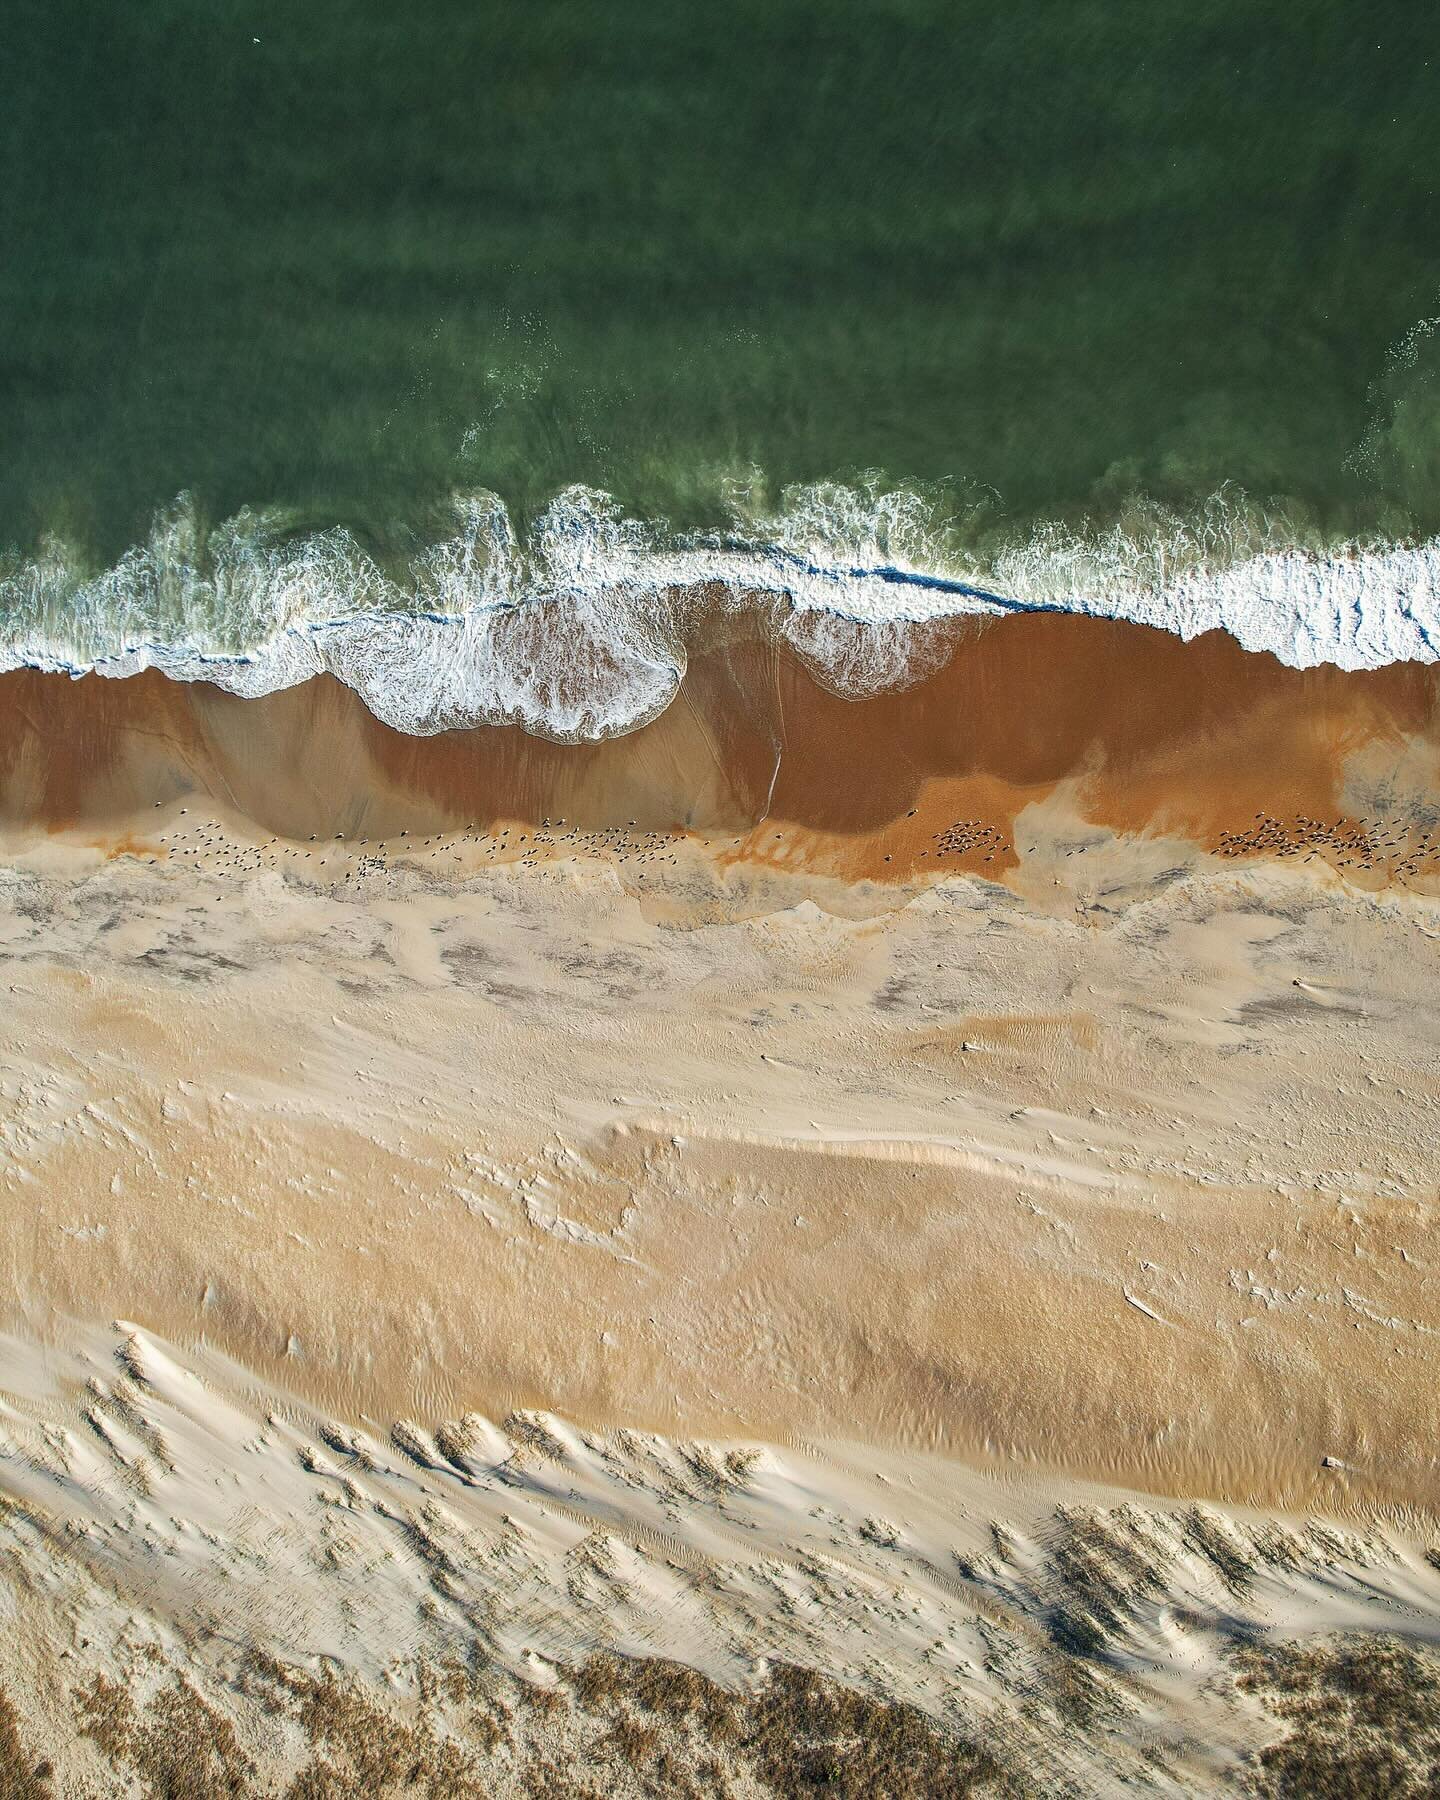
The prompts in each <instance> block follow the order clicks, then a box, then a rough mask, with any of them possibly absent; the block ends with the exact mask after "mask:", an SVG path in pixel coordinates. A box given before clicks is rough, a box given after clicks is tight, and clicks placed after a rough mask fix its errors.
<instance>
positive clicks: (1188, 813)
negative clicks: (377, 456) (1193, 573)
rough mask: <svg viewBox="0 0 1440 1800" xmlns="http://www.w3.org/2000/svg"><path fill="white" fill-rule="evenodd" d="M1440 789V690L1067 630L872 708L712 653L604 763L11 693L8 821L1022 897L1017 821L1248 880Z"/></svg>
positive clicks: (496, 739) (96, 831) (234, 712)
mask: <svg viewBox="0 0 1440 1800" xmlns="http://www.w3.org/2000/svg"><path fill="white" fill-rule="evenodd" d="M1437 771H1440V670H1437V669H1434V668H1430V667H1426V666H1421V665H1414V664H1406V665H1393V666H1390V667H1387V668H1384V669H1380V670H1374V671H1364V672H1351V673H1345V672H1342V671H1339V670H1336V669H1333V668H1328V667H1322V668H1318V669H1312V670H1307V671H1299V670H1293V669H1289V668H1288V667H1286V666H1284V665H1281V664H1279V663H1277V662H1275V661H1274V660H1273V659H1272V658H1270V657H1269V656H1265V655H1254V654H1252V653H1250V652H1247V651H1244V650H1242V649H1241V648H1240V647H1239V646H1238V645H1237V644H1235V642H1234V641H1233V640H1232V639H1229V638H1228V637H1226V636H1224V635H1223V634H1219V633H1214V634H1210V635H1208V636H1206V637H1203V638H1200V639H1197V640H1195V641H1193V642H1192V643H1189V644H1186V643H1182V642H1181V641H1180V640H1178V639H1175V638H1170V637H1167V636H1166V635H1165V634H1163V633H1160V632H1156V631H1154V630H1152V629H1150V628H1148V627H1144V626H1131V625H1122V624H1116V623H1114V622H1110V621H1096V620H1093V619H1085V618H1078V617H1075V616H1061V615H1047V616H1045V617H1043V618H1037V617H1033V616H1027V617H1023V618H1011V619H1004V620H998V621H994V622H990V623H986V624H984V625H982V626H978V627H977V626H971V627H969V628H968V629H967V631H966V633H965V634H963V635H962V636H961V638H960V640H959V641H958V643H956V644H955V645H954V647H953V650H952V653H951V654H950V656H949V658H948V661H946V662H945V664H944V666H943V667H942V668H940V669H939V671H938V672H937V673H935V674H932V675H931V676H930V677H929V679H927V680H925V681H923V682H921V683H919V684H918V685H917V686H915V687H913V688H911V689H909V690H908V691H906V692H903V693H889V694H881V695H877V696H875V697H872V698H869V699H864V700H849V699H843V698H840V697H839V696H837V695H835V694H832V693H830V692H829V691H828V690H827V689H826V688H825V687H824V686H822V685H821V684H820V683H818V682H817V681H816V680H814V678H813V677H812V676H811V675H810V674H809V673H808V672H807V670H806V669H805V667H804V665H803V664H802V663H801V662H800V661H799V660H798V659H797V658H796V657H795V656H794V654H793V653H791V652H789V651H786V650H783V649H781V650H777V649H775V648H774V647H772V646H768V645H764V644H759V643H755V642H753V641H752V642H748V643H739V644H734V645H731V646H729V647H728V648H725V649H722V650H717V651H714V652H712V653H710V654H708V655H706V656H702V657H697V658H696V659H695V661H694V662H693V663H692V665H691V667H690V669H689V671H688V673H687V675H686V678H685V681H684V683H683V684H682V687H681V690H680V693H679V695H678V696H677V698H676V700H675V701H674V702H673V703H672V704H671V706H670V707H668V708H667V709H666V711H665V712H663V713H662V714H661V715H660V716H659V717H657V718H656V719H654V720H653V721H652V722H651V723H650V724H649V725H646V726H643V727H641V728H640V729H639V730H637V731H635V732H633V733H630V734H628V735H626V736H624V737H620V738H615V739H609V740H605V741H602V742H596V743H576V744H557V743H554V742H552V741H550V740H547V739H543V738H537V737H533V736H529V735H527V734H526V733H524V732H523V731H521V730H520V729H519V728H518V727H514V726H509V727H477V728H474V729H472V730H467V731H457V732H449V733H443V734H439V735H436V736H434V737H412V736H408V735H406V734H405V733H402V732H398V731H396V730H394V729H393V728H391V727H388V726H385V725H384V724H382V723H381V722H380V721H378V720H376V719H375V718H374V717H373V716H372V715H371V714H370V713H369V712H368V711H367V710H366V708H365V706H364V704H363V702H361V701H360V700H359V699H358V698H357V697H356V696H355V695H354V694H353V693H352V692H351V691H350V690H348V689H346V688H344V687H343V686H342V685H341V684H340V683H338V682H337V681H336V680H335V679H334V678H333V677H329V676H317V677H314V678H313V679H311V680H310V681H308V682H306V683H304V684H303V685H302V686H300V687H297V688H293V689H288V690H284V691H283V692H279V693H276V694H273V695H269V696H266V697H264V698H260V699H241V698H237V697H235V696H231V695H228V694H225V693H223V692H222V691H220V690H218V689H215V688H213V687H210V686H207V685H205V684H191V683H177V682H173V681H170V680H169V679H167V678H166V677H163V676H161V675H159V674H156V673H154V672H150V673H147V674H144V675H140V676H135V677H130V678H127V679H125V680H123V681H110V680H108V679H106V678H103V677H98V676H87V677H82V678H80V679H79V680H72V679H70V678H68V677H63V676H58V675H42V674H38V673H34V672H29V671H26V672H20V671H16V672H12V673H11V674H8V675H4V676H0V822H3V824H4V826H5V827H6V829H7V830H8V831H9V832H10V833H12V834H13V833H14V832H16V831H17V830H18V831H24V830H26V829H33V830H38V831H41V832H47V833H48V832H56V831H66V832H79V833H82V834H84V833H90V834H92V835H95V836H96V837H97V841H100V840H101V839H103V837H104V834H106V833H112V834H114V835H116V836H120V835H124V834H126V833H130V834H136V835H138V839H139V841H148V840H149V839H150V838H151V837H152V836H153V835H154V834H153V833H152V832H151V831H150V830H149V827H150V826H151V825H153V824H154V821H153V820H147V819H146V818H145V814H146V813H147V812H152V813H153V812H155V811H157V810H158V811H159V812H161V813H162V814H164V813H165V812H166V809H168V808H170V807H178V806H179V805H182V804H185V803H186V802H187V801H188V800H189V799H190V798H192V797H193V798H194V799H195V800H196V801H197V802H203V801H205V800H209V801H212V802H214V803H215V804H216V805H219V806H222V807H224V808H226V809H227V811H229V812H230V813H231V814H232V816H235V817H236V818H238V819H242V820H245V821H247V822H248V824H249V825H250V826H251V827H253V828H254V829H256V830H258V831H261V832H263V833H265V834H276V835H278V836H280V837H286V838H290V839H295V840H306V839H308V838H309V836H310V834H311V833H312V832H313V833H315V834H316V837H317V840H318V839H319V838H321V837H324V838H325V839H327V840H331V841H333V840H334V839H335V837H336V834H337V833H338V834H343V839H344V841H345V842H346V843H349V844H351V845H352V846H353V845H358V842H359V840H360V839H362V838H363V839H366V840H368V844H367V848H368V847H369V846H370V845H375V844H378V843H379V842H381V841H384V842H386V843H387V844H390V843H392V841H393V840H395V839H397V838H398V834H399V833H400V832H402V831H404V832H406V833H407V834H408V836H409V837H410V838H414V837H416V836H417V835H418V836H422V837H423V836H429V835H433V834H437V833H443V834H457V833H472V834H473V833H476V832H481V833H493V832H495V831H498V830H500V829H504V828H505V827H507V826H508V827H510V829H511V836H512V837H513V838H516V839H518V837H519V835H520V833H521V830H524V832H525V836H526V838H527V840H530V839H532V838H533V830H534V828H535V827H536V826H541V822H542V821H543V820H547V819H548V820H550V821H552V825H551V826H542V830H543V831H545V832H546V833H548V835H549V836H550V837H551V838H552V839H553V840H554V843H553V844H552V845H551V846H547V847H548V848H554V849H556V850H557V851H559V850H573V849H576V848H580V847H588V846H593V845H596V844H598V838H597V834H599V833H603V832H605V831H612V830H615V829H617V828H618V829H622V830H631V829H634V830H638V831H641V832H651V833H654V832H663V833H668V834H672V835H683V836H685V837H686V838H687V839H688V840H699V841H702V842H703V841H704V840H708V848H709V849H710V850H711V851H713V852H714V853H716V854H721V853H726V854H728V853H737V852H738V855H736V856H735V857H734V860H739V861H744V862H746V863H748V864H755V865H758V866H768V867H787V868H797V867H798V868H803V869H806V870H809V871H811V872H815V873H820V874H824V875H826V876H831V877H834V878H836V879H839V880H842V881H846V880H848V881H855V880H860V879H864V880H868V881H873V882H878V883H887V884H894V883H900V882H913V881H916V880H924V879H925V878H927V877H928V876H929V875H930V874H931V870H930V869H928V868H927V867H926V866H925V865H926V864H935V863H936V862H939V863H940V864H941V865H942V866H943V867H944V868H945V869H946V870H947V871H953V870H954V869H956V868H960V869H964V870H965V871H966V872H970V873H977V874H978V873H989V874H996V873H1000V874H1005V875H1010V874H1012V873H1013V871H1014V869H1015V867H1016V864H1017V861H1018V859H1019V856H1020V855H1021V854H1023V853H1021V852H1018V851H1017V849H1016V843H1015V832H1016V820H1017V818H1018V817H1019V815H1020V814H1021V813H1022V812H1023V811H1024V810H1025V809H1026V808H1027V807H1033V806H1035V805H1037V804H1040V803H1042V802H1045V801H1049V800H1054V799H1056V798H1057V797H1060V796H1063V797H1064V798H1065V799H1066V800H1067V802H1068V803H1069V804H1070V805H1071V806H1072V807H1073V809H1074V810H1075V811H1076V812H1077V813H1079V814H1080V815H1081V816H1083V817H1084V818H1085V819H1086V820H1087V821H1088V822H1089V823H1091V824H1093V825H1094V826H1096V827H1098V828H1102V829H1109V830H1114V831H1117V832H1121V833H1130V834H1133V833H1137V832H1138V833H1144V832H1159V833H1163V834H1168V835H1179V836H1183V837H1185V838H1188V839H1190V840H1191V841H1193V842H1195V843H1196V844H1197V845H1199V846H1201V847H1202V848H1205V849H1207V850H1221V849H1222V848H1223V849H1227V850H1228V851H1229V852H1230V853H1232V854H1233V853H1234V851H1235V850H1236V847H1237V846H1240V845H1243V843H1244V841H1245V840H1246V838H1247V834H1253V833H1254V831H1255V828H1256V823H1257V819H1258V818H1259V817H1260V816H1261V815H1264V817H1265V818H1266V819H1268V820H1269V821H1270V825H1269V827H1268V835H1269V838H1270V840H1271V841H1270V843H1269V844H1268V846H1266V847H1268V848H1271V849H1273V848H1275V847H1277V843H1278V838H1277V835H1276V834H1277V831H1280V830H1284V831H1290V830H1297V831H1298V830H1299V829H1300V828H1301V826H1302V824H1308V825H1311V826H1313V825H1314V824H1316V823H1318V822H1324V823H1326V824H1327V825H1329V826H1330V828H1331V829H1332V830H1334V831H1335V832H1336V833H1338V834H1339V835H1338V837H1337V841H1336V843H1335V844H1333V845H1330V846H1328V849H1329V850H1331V851H1333V852H1334V855H1333V857H1332V860H1335V861H1337V862H1338V861H1339V858H1340V856H1341V854H1342V851H1343V848H1344V847H1343V845H1342V844H1341V842H1340V839H1342V838H1344V837H1345V835H1346V833H1347V832H1348V831H1349V828H1350V827H1351V826H1353V825H1354V824H1355V823H1356V822H1357V821H1359V820H1362V819H1363V820H1366V821H1367V822H1368V823H1369V824H1370V825H1372V826H1375V827H1376V828H1377V829H1376V832H1375V835H1376V836H1377V838H1381V837H1384V836H1385V835H1386V833H1387V832H1390V831H1399V832H1402V833H1407V832H1413V833H1414V834H1415V836H1416V837H1417V838H1418V836H1419V835H1420V834H1422V833H1424V832H1425V831H1427V830H1431V829H1432V828H1433V826H1434V824H1435V823H1436V821H1435V820H1434V818H1433V817H1432V815H1433V813H1434V808H1433V806H1432V804H1431V803H1430V801H1429V799H1428V794H1429V793H1430V791H1432V783H1433V781H1434V779H1435V776H1436V773H1437ZM1382 811H1383V812H1384V815H1385V816H1384V819H1383V821H1382V819H1381V816H1380V815H1381V812H1382ZM559 820H564V821H565V824H564V825H563V826H559V825H555V824H554V823H553V822H554V821H559ZM1382 823H1383V827H1384V829H1383V830H1380V829H1379V827H1380V826H1381V825H1382ZM767 826H769V827H775V826H778V828H779V829H778V836H777V835H776V833H775V831H774V829H771V831H770V835H769V836H768V838H767V836H766V835H765V833H766V827H767ZM526 827H528V828H529V829H525V828H526ZM567 832H568V834H569V835H568V837H564V836H562V834H563V833H567ZM947 834H949V835H948V837H947ZM970 837H973V838H974V840H975V841H974V842H973V843H970V842H969V841H968V839H969V838H970ZM736 838H739V840H740V842H739V843H738V844H737V843H736V842H735V839H736ZM777 846H778V848H777ZM531 847H532V850H533V843H532V846H531ZM1255 847H1257V848H1258V847H1261V846H1255ZM1310 847H1311V848H1314V847H1315V846H1314V845H1313V844H1312V845H1311V846H1310ZM1352 847H1353V846H1352ZM1417 847H1418V845H1417V844H1411V843H1407V845H1406V846H1405V847H1404V848H1402V847H1401V846H1400V845H1399V843H1398V842H1397V844H1395V845H1394V846H1392V847H1391V851H1392V853H1391V854H1389V855H1388V856H1381V855H1380V850H1381V848H1382V846H1381V845H1380V844H1379V843H1377V844H1376V845H1375V846H1374V849H1375V855H1374V857H1373V859H1372V867H1371V868H1369V869H1366V868H1364V867H1363V866H1362V865H1363V863H1364V861H1365V860H1366V859H1365V858H1364V857H1361V858H1359V859H1357V860H1356V861H1355V862H1353V863H1352V864H1351V865H1350V878H1351V879H1355V880H1361V879H1362V878H1363V879H1365V880H1367V881H1368V880H1370V878H1372V877H1373V878H1374V880H1373V882H1372V883H1371V884H1372V885H1378V884H1379V883H1380V882H1382V881H1383V880H1384V879H1385V878H1386V876H1387V874H1388V873H1389V871H1390V869H1391V868H1392V867H1393V866H1394V865H1398V864H1400V863H1403V862H1404V861H1405V858H1406V856H1407V855H1409V854H1410V853H1411V852H1413V851H1414V850H1415V849H1416V848H1417ZM1320 848H1321V849H1322V850H1325V849H1327V846H1325V845H1321V846H1320ZM987 858H988V859H989V860H988V862H987ZM492 860H493V857H492ZM1437 870H1440V862H1436V861H1434V860H1433V859H1429V860H1426V861H1425V864H1424V868H1423V870H1422V869H1421V868H1420V867H1418V866H1416V867H1414V868H1410V869H1407V870H1406V871H1405V879H1411V878H1417V877H1418V878H1422V879H1424V878H1428V877H1429V876H1430V875H1432V874H1433V873H1435V872H1436V871H1437Z"/></svg>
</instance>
